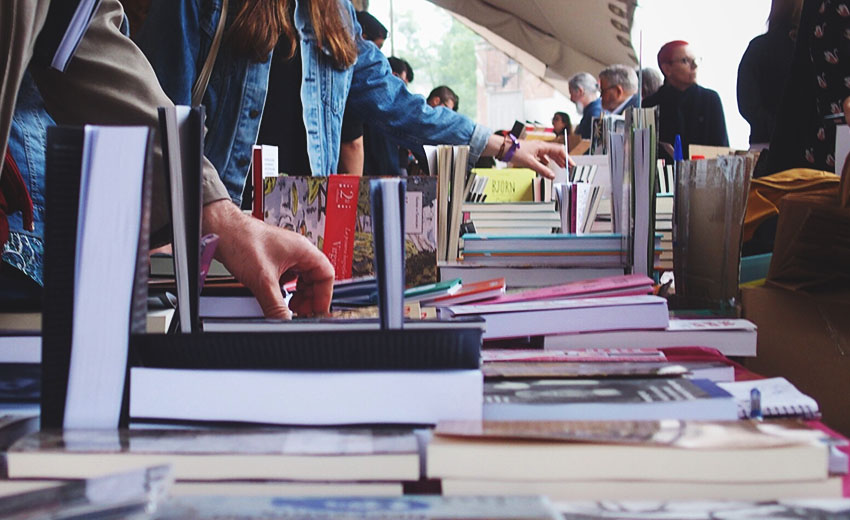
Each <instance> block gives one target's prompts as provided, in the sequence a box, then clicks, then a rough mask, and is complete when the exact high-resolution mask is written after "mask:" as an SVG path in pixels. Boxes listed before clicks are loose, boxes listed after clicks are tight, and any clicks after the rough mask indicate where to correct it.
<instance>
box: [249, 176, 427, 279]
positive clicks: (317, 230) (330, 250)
mask: <svg viewBox="0 0 850 520" xmlns="http://www.w3.org/2000/svg"><path fill="white" fill-rule="evenodd" d="M353 179H356V184H357V185H358V186H357V190H356V207H352V205H351V204H350V202H349V201H350V197H351V195H352V194H353V192H354V186H353V185H351V184H350V182H351V180H353ZM369 181H370V179H368V178H356V177H349V176H344V175H333V176H331V177H290V176H285V175H281V176H279V177H277V178H267V179H264V189H263V191H264V202H265V203H264V207H265V212H264V217H265V218H264V219H265V222H266V223H268V224H272V225H275V226H278V227H282V228H284V229H289V230H291V231H295V232H298V233H301V234H302V235H304V236H306V237H307V238H308V239H310V241H311V242H312V243H313V244H315V245H316V246H317V247H318V248H319V249H321V250H322V251H323V252H324V253H325V254H326V255H327V256H328V258H330V259H331V261H332V263H334V268H335V269H336V270H337V278H338V279H343V278H351V277H359V276H369V275H372V274H374V265H373V263H374V254H373V245H372V222H371V210H370V205H369ZM436 206H437V179H436V178H435V177H408V178H407V196H406V198H405V208H406V209H405V252H406V254H405V268H406V273H407V274H406V278H405V283H406V285H407V286H408V287H413V286H417V285H424V284H428V283H434V282H436V281H437V227H436V215H437V211H436ZM349 258H350V261H349V260H348V259H349Z"/></svg>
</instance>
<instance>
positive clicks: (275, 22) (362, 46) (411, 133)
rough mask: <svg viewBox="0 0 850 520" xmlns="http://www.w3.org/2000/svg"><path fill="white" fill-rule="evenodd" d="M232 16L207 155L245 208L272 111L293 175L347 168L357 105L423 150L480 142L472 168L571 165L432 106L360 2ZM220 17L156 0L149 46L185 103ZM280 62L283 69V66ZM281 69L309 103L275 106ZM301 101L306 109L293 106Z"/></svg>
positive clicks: (252, 9)
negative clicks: (360, 17) (344, 136)
mask: <svg viewBox="0 0 850 520" xmlns="http://www.w3.org/2000/svg"><path fill="white" fill-rule="evenodd" d="M232 11H233V16H232V17H229V18H228V21H227V22H226V24H227V27H226V28H225V36H224V39H223V44H222V48H221V50H220V52H219V54H218V57H217V59H216V66H215V67H214V69H213V72H212V77H211V80H210V84H209V87H208V89H207V91H206V94H205V96H204V100H203V104H204V105H205V106H206V107H207V113H208V114H212V116H211V119H212V120H209V121H208V123H209V125H208V128H209V132H208V133H207V136H206V140H205V151H206V154H207V155H208V156H209V158H210V159H211V161H212V163H213V164H214V165H216V166H218V169H219V172H220V173H221V175H222V179H223V181H224V184H225V186H226V187H227V189H228V192H229V193H230V196H231V198H233V199H234V200H235V201H239V200H241V193H242V188H243V185H244V183H245V178H246V176H247V173H248V166H249V164H250V159H249V154H250V151H251V145H253V144H254V140H255V139H254V138H255V137H256V135H257V128H258V127H259V125H260V120H261V118H263V117H264V110H265V118H271V119H274V120H276V121H278V122H279V123H280V124H279V128H281V129H282V130H283V131H282V133H281V134H280V138H279V139H275V140H266V141H265V144H277V145H278V146H280V145H284V146H286V147H287V148H288V149H289V150H290V151H291V154H290V155H288V156H287V157H285V162H282V163H281V169H282V170H284V171H291V172H296V171H297V172H298V173H301V174H306V173H309V174H312V175H319V176H326V175H329V174H332V173H335V172H336V170H337V161H338V159H339V143H340V129H341V122H342V113H343V111H344V109H345V107H346V104H347V105H348V106H349V107H350V108H351V109H352V110H353V113H354V114H355V115H357V116H359V117H361V118H363V119H364V120H368V121H369V122H370V123H372V124H373V125H374V126H375V127H376V128H378V129H379V130H380V131H382V132H383V133H384V134H386V135H387V136H388V137H390V138H393V139H395V140H398V141H399V142H400V143H401V144H402V145H404V146H407V147H408V148H411V149H412V150H414V151H418V150H421V148H422V145H424V144H429V143H430V144H437V143H446V144H468V145H469V146H470V154H469V158H470V163H469V164H470V166H471V165H473V164H475V161H476V160H477V159H478V157H479V156H481V155H497V154H499V153H502V154H505V153H509V152H510V153H511V154H513V159H512V160H513V163H514V164H516V165H517V166H521V167H529V168H532V169H534V170H536V171H538V172H540V173H541V174H543V175H545V176H547V177H550V178H551V177H554V174H553V173H552V171H551V170H550V169H549V168H548V167H547V166H546V165H545V164H544V162H541V160H542V161H545V160H546V158H547V157H551V158H552V159H554V160H555V162H557V163H559V164H563V163H565V160H566V153H565V152H564V150H563V149H562V148H560V147H557V146H554V145H552V144H551V143H543V142H540V141H531V142H523V143H520V146H519V147H516V146H508V145H507V144H506V143H505V142H504V141H502V140H500V139H497V138H495V137H494V136H491V132H490V130H489V129H487V128H485V127H483V126H481V125H476V124H475V123H474V122H472V121H470V120H469V119H467V118H466V117H463V116H461V115H459V114H456V113H454V112H452V111H450V110H442V109H432V108H430V107H428V106H427V105H426V103H425V100H424V99H423V98H422V97H421V96H417V95H415V94H412V93H410V92H409V91H408V90H407V88H406V87H405V85H404V82H402V81H401V80H399V79H398V78H396V77H395V76H393V75H392V73H391V70H390V67H389V64H388V63H387V60H386V58H385V57H384V55H383V54H382V53H381V51H380V50H379V49H378V48H377V47H376V46H375V45H374V44H373V43H371V42H368V41H365V40H364V39H363V37H362V34H361V33H362V29H361V28H360V24H359V23H358V22H357V20H356V18H355V15H354V7H353V6H352V5H351V3H350V2H347V1H342V0H278V1H269V2H258V1H256V0H244V1H242V2H237V4H236V5H235V6H234V7H233V9H232ZM220 14H221V5H220V4H219V3H218V2H215V1H213V0H155V1H153V2H152V4H151V10H150V12H149V14H148V17H147V20H146V21H145V26H144V28H143V29H142V33H141V34H140V35H139V43H140V47H141V48H142V50H143V51H144V52H145V53H146V55H147V56H148V58H149V59H150V61H151V64H152V65H153V67H154V70H155V71H156V73H157V76H158V77H159V78H160V81H161V83H162V85H163V88H164V90H165V91H166V93H168V95H169V96H171V98H172V99H173V100H175V101H177V102H181V103H183V102H186V101H187V100H188V99H189V94H190V91H191V86H192V85H193V83H194V81H195V71H197V70H198V69H199V66H200V63H202V62H203V60H204V59H206V57H207V50H208V49H209V45H210V41H211V39H212V36H211V34H210V30H209V27H210V26H211V25H215V23H216V22H217V21H218V20H219V17H220ZM352 29H353V30H352ZM273 49H276V52H274V55H272V50H273ZM275 56H277V59H278V62H280V63H277V64H274V63H273V62H274V61H275ZM296 56H300V58H296ZM281 58H283V59H281ZM278 65H281V66H283V67H285V70H284V71H283V74H276V73H275V72H274V67H277V66H278ZM269 68H272V71H271V75H272V81H274V79H275V78H274V77H275V76H277V79H279V80H281V81H284V82H293V83H294V84H295V85H297V87H298V88H297V89H293V90H297V91H298V93H299V95H298V96H294V97H288V98H286V99H282V100H281V99H279V98H278V97H277V96H276V95H275V91H272V94H271V95H269V96H268V99H266V93H267V91H268V90H269V89H268V87H269V79H268V71H269ZM277 70H278V71H280V70H281V69H280V68H278V69H277ZM274 101H279V103H278V105H277V106H269V105H268V104H267V102H268V103H273V102H274ZM298 103H300V104H301V112H300V113H297V110H295V111H293V110H291V108H290V109H288V110H287V109H286V106H282V105H287V106H290V107H291V106H292V105H295V106H297V104H298ZM284 117H285V118H286V119H283V118H284ZM302 139H303V141H302ZM299 142H300V143H302V144H297V143H299ZM303 143H306V145H303ZM500 151H501V152H500ZM290 161H292V164H294V165H296V166H297V165H308V166H309V170H305V169H295V168H293V169H288V170H287V168H286V166H285V164H286V163H288V162H290Z"/></svg>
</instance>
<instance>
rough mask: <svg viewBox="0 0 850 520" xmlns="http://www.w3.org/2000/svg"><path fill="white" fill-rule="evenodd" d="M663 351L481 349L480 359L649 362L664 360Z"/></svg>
mask: <svg viewBox="0 0 850 520" xmlns="http://www.w3.org/2000/svg"><path fill="white" fill-rule="evenodd" d="M666 360H667V357H666V356H665V355H664V352H662V351H661V350H658V349H654V348H588V349H576V350H534V349H492V350H482V351H481V361H483V362H484V363H498V362H511V361H514V362H516V361H524V362H525V361H527V362H553V363H557V362H561V363H563V362H576V363H593V362H599V363H611V362H615V361H616V362H628V363H639V362H650V363H658V362H659V361H666Z"/></svg>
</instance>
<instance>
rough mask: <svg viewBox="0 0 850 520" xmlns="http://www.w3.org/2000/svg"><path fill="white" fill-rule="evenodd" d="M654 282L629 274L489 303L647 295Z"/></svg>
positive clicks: (531, 292)
mask: <svg viewBox="0 0 850 520" xmlns="http://www.w3.org/2000/svg"><path fill="white" fill-rule="evenodd" d="M652 284H653V281H652V279H651V278H649V277H648V276H646V275H642V274H629V275H624V276H609V277H606V278H595V279H592V280H585V281H580V282H572V283H567V284H562V285H555V286H551V287H544V288H542V289H532V290H527V291H520V292H517V293H512V294H506V295H504V296H502V297H500V298H497V299H495V300H490V301H489V302H487V303H508V302H519V301H531V300H554V299H558V298H576V297H590V296H615V295H631V294H647V293H650V292H652Z"/></svg>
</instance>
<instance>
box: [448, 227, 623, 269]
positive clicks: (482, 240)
mask: <svg viewBox="0 0 850 520" xmlns="http://www.w3.org/2000/svg"><path fill="white" fill-rule="evenodd" d="M463 263H467V264H469V265H473V264H475V265H484V266H487V265H494V264H495V265H498V264H502V265H515V264H520V265H522V264H525V265H535V266H552V267H592V268H607V267H611V268H616V267H620V269H621V270H622V267H621V266H622V265H623V263H624V250H623V237H622V236H621V235H617V234H604V235H603V234H595V235H575V234H563V233H552V234H548V235H545V234H544V235H516V234H512V235H480V234H468V235H464V236H463Z"/></svg>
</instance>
